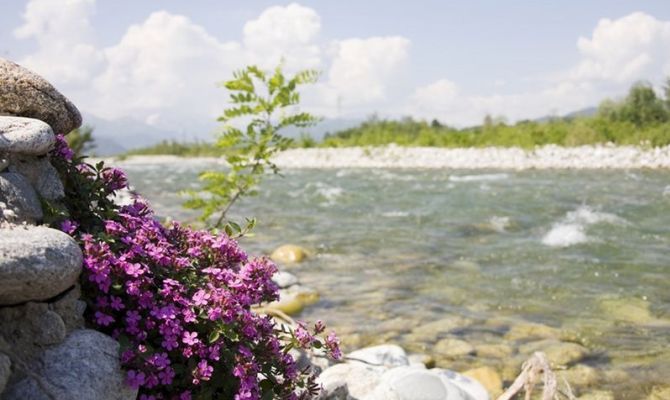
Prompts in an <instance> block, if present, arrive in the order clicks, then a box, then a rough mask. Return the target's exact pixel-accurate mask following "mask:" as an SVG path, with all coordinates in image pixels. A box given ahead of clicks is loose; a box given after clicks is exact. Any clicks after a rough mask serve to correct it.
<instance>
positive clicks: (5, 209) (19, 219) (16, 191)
mask: <svg viewBox="0 0 670 400" xmlns="http://www.w3.org/2000/svg"><path fill="white" fill-rule="evenodd" d="M0 202H1V203H2V204H3V205H2V210H1V211H2V213H1V214H0V221H2V220H4V221H9V222H13V223H16V224H19V223H23V222H26V223H35V222H37V221H41V220H42V218H43V217H44V214H43V213H42V205H41V204H40V200H39V198H38V197H37V193H36V192H35V189H33V187H32V186H31V185H30V183H29V182H28V180H27V179H26V178H25V177H24V176H23V175H20V174H17V173H13V172H2V173H0Z"/></svg>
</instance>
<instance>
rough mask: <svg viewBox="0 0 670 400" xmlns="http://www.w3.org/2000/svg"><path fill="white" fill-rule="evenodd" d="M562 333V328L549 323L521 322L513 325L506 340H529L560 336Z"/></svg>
mask: <svg viewBox="0 0 670 400" xmlns="http://www.w3.org/2000/svg"><path fill="white" fill-rule="evenodd" d="M560 335H561V331H560V329H556V328H553V327H551V326H548V325H544V324H538V323H532V322H520V323H517V324H514V325H512V327H511V328H510V329H509V331H508V332H507V333H506V334H505V339H506V340H529V339H549V338H558V337H560Z"/></svg>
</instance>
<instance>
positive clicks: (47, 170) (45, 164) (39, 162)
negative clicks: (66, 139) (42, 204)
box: [8, 154, 65, 200]
mask: <svg viewBox="0 0 670 400" xmlns="http://www.w3.org/2000/svg"><path fill="white" fill-rule="evenodd" d="M8 171H10V172H16V173H19V174H21V175H23V176H25V177H26V178H27V179H28V182H30V184H31V185H32V187H33V188H35V190H36V191H37V193H39V195H40V196H42V197H43V198H45V199H47V200H58V199H60V198H62V197H63V196H65V194H64V189H63V182H61V180H60V177H59V176H58V171H56V169H55V168H54V167H53V165H51V163H50V162H49V159H48V158H47V157H44V156H31V155H25V154H10V155H9V167H8Z"/></svg>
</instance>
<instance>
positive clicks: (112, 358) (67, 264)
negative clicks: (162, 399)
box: [0, 58, 137, 400]
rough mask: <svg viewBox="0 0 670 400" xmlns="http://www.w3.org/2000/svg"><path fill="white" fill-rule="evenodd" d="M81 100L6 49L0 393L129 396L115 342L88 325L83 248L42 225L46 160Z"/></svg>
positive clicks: (99, 398)
mask: <svg viewBox="0 0 670 400" xmlns="http://www.w3.org/2000/svg"><path fill="white" fill-rule="evenodd" d="M80 124H81V116H80V114H79V111H78V110H77V108H76V107H75V106H74V105H73V104H72V103H70V101H68V100H67V99H66V98H65V97H64V96H63V95H61V94H60V93H59V92H58V91H57V90H56V89H55V88H54V87H53V86H51V85H50V84H49V83H48V82H47V81H45V80H44V79H42V78H41V77H39V76H37V75H35V74H34V73H32V72H30V71H28V70H26V69H24V68H22V67H20V66H19V65H17V64H14V63H12V62H10V61H7V60H4V59H2V58H0V398H2V399H3V400H12V399H35V400H42V399H91V400H130V399H134V398H136V397H137V390H133V389H131V388H129V387H128V386H126V385H125V384H124V376H123V373H122V371H121V367H120V362H119V358H118V352H119V343H117V342H116V341H115V340H114V339H112V338H111V337H109V336H107V335H104V334H102V333H100V332H98V331H94V330H91V329H87V328H86V327H85V325H84V319H83V314H84V309H85V308H86V304H85V303H84V302H83V301H82V300H80V293H79V286H78V280H79V275H80V273H81V270H82V262H83V257H82V253H81V250H80V248H79V245H78V244H77V243H76V242H75V241H74V240H73V239H72V238H71V237H70V236H69V235H67V234H65V233H63V232H61V231H59V230H56V229H51V228H48V227H47V226H45V225H43V224H42V223H43V219H44V218H45V213H44V210H43V208H42V206H43V204H45V203H46V202H50V203H51V204H58V203H59V202H60V201H61V200H62V199H63V198H64V196H65V193H64V188H63V184H62V182H61V180H60V178H59V176H58V173H57V171H56V170H55V168H54V167H53V166H52V165H51V162H50V160H49V157H50V156H49V151H50V150H51V149H52V148H53V146H54V143H55V141H56V134H67V133H68V132H70V131H71V130H73V129H75V128H77V127H78V126H79V125H80Z"/></svg>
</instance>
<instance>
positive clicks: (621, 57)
mask: <svg viewBox="0 0 670 400" xmlns="http://www.w3.org/2000/svg"><path fill="white" fill-rule="evenodd" d="M0 55H2V56H3V57H7V58H10V59H12V60H14V61H17V62H19V63H22V64H24V65H26V66H28V67H30V68H32V69H34V70H35V71H37V72H39V73H41V74H43V75H44V76H45V77H47V78H48V79H50V80H51V81H52V82H53V83H54V84H55V85H56V86H57V87H58V88H60V89H61V90H62V91H63V92H64V93H65V94H66V95H68V96H69V97H71V98H72V99H73V100H74V101H75V103H76V104H78V106H79V107H80V108H81V109H83V110H84V111H85V112H87V113H89V114H93V115H96V116H98V117H102V118H106V119H119V118H134V119H138V120H141V121H144V122H147V123H149V124H152V125H156V126H174V125H183V126H189V125H191V124H200V123H202V121H213V119H214V117H215V116H216V115H217V114H218V113H219V112H220V110H221V109H222V107H223V106H224V104H225V95H224V93H222V91H221V90H220V89H216V88H215V86H214V83H215V82H217V81H220V80H223V79H226V78H227V77H228V76H230V73H231V71H232V70H234V69H236V68H239V67H240V66H242V65H244V64H247V63H257V64H260V65H261V66H263V67H266V68H269V67H271V66H272V65H274V64H275V63H276V62H277V61H278V60H279V58H281V57H284V58H285V60H286V67H287V68H288V69H289V70H297V69H300V68H317V69H319V70H321V71H322V78H321V80H320V82H319V84H318V85H316V86H315V87H313V88H310V89H309V90H308V91H307V92H306V93H305V96H304V106H305V107H306V108H308V109H310V110H312V111H314V112H317V113H319V114H320V115H324V116H327V117H347V118H348V117H361V116H365V115H367V114H370V113H372V112H378V113H379V114H381V115H383V116H389V117H399V116H403V115H414V116H416V117H419V118H439V119H440V120H442V121H443V122H446V123H451V124H454V125H460V126H465V125H470V124H474V123H478V122H479V121H481V119H482V118H483V117H484V115H486V114H487V113H490V114H493V115H503V116H506V117H507V118H508V119H509V120H516V119H521V118H534V117H539V116H543V115H547V114H562V113H566V112H570V111H573V110H575V109H579V108H582V107H587V106H591V105H597V103H598V102H599V101H600V100H601V99H603V98H604V97H608V96H616V95H621V94H623V93H624V92H625V90H626V89H627V88H628V86H629V85H630V84H631V83H632V82H634V81H637V80H649V81H651V82H652V83H654V84H657V85H658V84H660V83H661V82H662V80H663V77H664V76H666V75H669V74H670V2H668V1H667V0H665V1H664V0H658V1H622V0H610V1H588V2H585V1H553V2H549V1H537V0H509V1H504V2H503V1H492V0H491V1H483V0H480V1H467V2H466V1H459V2H455V1H437V0H435V1H411V2H410V1H388V0H386V1H378V0H372V1H360V0H359V1H350V0H343V1H325V0H324V1H302V2H295V3H290V2H276V1H248V2H239V1H214V0H200V1H189V2H186V1H183V0H162V1H148V0H135V1H130V0H121V1H118V0H114V1H112V0H97V1H96V0H30V1H11V2H6V1H5V2H2V3H0ZM204 125H207V124H204Z"/></svg>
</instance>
